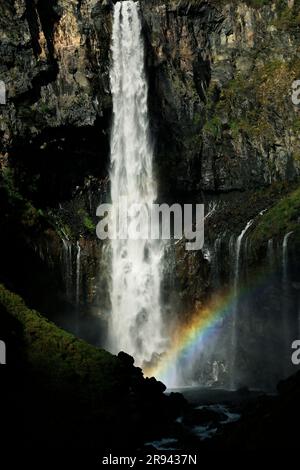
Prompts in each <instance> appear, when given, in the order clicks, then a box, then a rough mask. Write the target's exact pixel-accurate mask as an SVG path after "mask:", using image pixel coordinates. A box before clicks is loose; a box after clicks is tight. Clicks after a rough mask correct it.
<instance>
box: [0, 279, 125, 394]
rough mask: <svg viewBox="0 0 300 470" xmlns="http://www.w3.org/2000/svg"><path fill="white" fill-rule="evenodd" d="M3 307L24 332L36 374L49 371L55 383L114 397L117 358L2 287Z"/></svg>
mask: <svg viewBox="0 0 300 470" xmlns="http://www.w3.org/2000/svg"><path fill="white" fill-rule="evenodd" d="M0 306H1V308H2V309H4V310H5V311H6V312H7V313H8V314H9V315H10V316H12V317H14V318H15V319H16V320H17V321H18V323H19V325H20V331H22V338H19V339H20V342H22V344H23V345H24V348H25V351H26V358H27V361H28V365H29V367H30V368H31V369H33V370H34V371H36V372H39V373H42V374H43V376H44V374H45V371H47V374H48V375H50V376H51V378H52V380H53V379H55V382H53V383H58V384H59V385H61V384H62V383H64V384H65V383H67V382H68V381H70V383H73V384H74V382H75V383H77V386H79V385H80V384H84V385H85V387H86V388H89V387H90V386H91V385H92V386H93V387H96V390H97V393H100V394H103V393H105V391H107V392H108V391H109V392H110V393H111V391H112V387H114V386H116V385H117V384H116V375H117V374H116V367H117V358H116V357H114V356H112V355H111V354H109V353H108V352H106V351H104V350H101V349H98V348H95V347H93V346H91V345H89V344H87V343H85V342H84V341H82V340H79V339H76V338H75V337H74V336H73V335H72V334H70V333H67V332H65V331H64V330H61V329H60V328H58V327H57V326H56V325H54V323H51V322H50V321H48V320H47V319H46V318H45V317H43V316H42V315H40V314H39V313H38V312H36V311H35V310H31V309H29V308H28V307H26V305H25V303H24V301H23V300H22V299H21V298H20V297H19V296H18V295H16V294H13V293H11V292H10V291H8V290H7V289H6V288H5V287H4V286H3V285H0Z"/></svg>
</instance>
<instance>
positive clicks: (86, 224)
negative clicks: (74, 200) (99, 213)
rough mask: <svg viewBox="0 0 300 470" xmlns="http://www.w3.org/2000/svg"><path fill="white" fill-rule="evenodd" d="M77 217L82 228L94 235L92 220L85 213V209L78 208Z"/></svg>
mask: <svg viewBox="0 0 300 470" xmlns="http://www.w3.org/2000/svg"><path fill="white" fill-rule="evenodd" d="M78 215H79V217H80V221H81V223H82V225H83V227H84V228H85V229H86V230H87V231H88V232H90V233H95V230H96V225H95V223H94V222H93V220H92V218H91V217H90V216H89V214H88V213H87V212H86V210H85V209H83V208H80V209H79V210H78Z"/></svg>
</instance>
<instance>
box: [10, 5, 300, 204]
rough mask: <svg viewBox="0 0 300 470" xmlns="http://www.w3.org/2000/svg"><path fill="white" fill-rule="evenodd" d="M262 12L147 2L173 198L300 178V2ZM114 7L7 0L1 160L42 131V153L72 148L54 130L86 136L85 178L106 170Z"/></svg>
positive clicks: (155, 94)
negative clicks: (298, 82)
mask: <svg viewBox="0 0 300 470" xmlns="http://www.w3.org/2000/svg"><path fill="white" fill-rule="evenodd" d="M258 5H260V3H258V2H251V1H248V2H246V3H242V2H234V1H233V2H231V3H230V2H228V3H227V2H223V1H221V0H220V1H218V0H215V1H210V2H207V1H180V2H178V1H159V0H149V1H145V2H142V11H143V17H144V30H145V35H146V43H147V65H148V71H149V77H150V88H151V89H150V91H151V93H150V104H151V111H152V113H151V115H152V125H153V133H154V137H155V142H156V145H157V163H158V171H159V172H160V175H161V178H162V183H163V184H162V185H161V186H162V187H164V188H165V189H164V190H165V191H167V190H168V188H171V187H172V188H173V189H174V191H179V192H186V191H188V192H189V191H199V190H204V191H205V190H209V191H228V190H232V189H246V188H249V187H251V188H253V187H257V186H261V185H265V184H269V183H270V182H273V181H276V180H278V179H281V180H282V179H293V178H294V177H295V176H296V175H297V174H298V173H299V154H300V148H299V143H298V142H297V133H298V132H299V113H298V109H297V108H296V107H295V106H293V104H292V101H291V99H290V94H291V85H292V82H293V80H295V79H296V78H297V77H298V74H299V73H300V65H299V57H298V55H299V45H298V42H299V41H298V23H299V21H298V19H299V17H298V15H299V8H300V7H299V2H297V1H296V2H293V1H292V2H284V1H281V0H278V1H277V2H268V1H267V2H261V5H262V6H261V7H258ZM111 9H112V2H107V1H105V2H100V1H96V0H83V1H81V2H78V1H75V0H74V1H70V2H67V1H65V0H55V1H54V2H42V1H34V0H26V1H25V0H16V1H13V0H6V1H4V2H2V5H1V18H2V19H1V79H2V80H3V81H4V82H5V84H6V88H7V97H8V103H7V105H6V106H5V107H2V109H1V111H2V113H1V114H2V115H1V131H2V149H1V160H2V162H3V161H5V159H6V158H7V156H8V154H9V153H10V152H11V151H12V149H13V148H14V145H16V144H15V141H16V140H17V141H20V139H21V140H23V139H25V142H26V144H27V145H29V142H30V140H32V139H37V138H38V136H41V135H42V137H40V138H39V140H38V144H39V151H40V154H41V156H42V155H43V153H44V154H45V153H46V154H47V146H49V145H51V142H53V139H56V146H54V148H53V149H52V150H56V151H57V152H59V150H61V149H60V147H61V148H62V149H64V150H65V147H66V146H67V144H66V143H65V142H66V140H68V136H62V135H61V134H60V135H57V134H58V133H59V132H58V129H62V128H65V127H67V128H71V129H74V128H76V129H77V128H79V135H81V140H84V139H88V140H89V142H88V143H85V144H84V143H83V142H81V143H80V140H79V141H77V148H79V147H80V146H82V153H84V152H89V153H90V155H92V156H91V158H90V161H89V162H87V164H86V167H85V168H84V171H85V173H86V174H87V175H88V174H93V173H94V174H96V175H97V176H98V175H99V168H100V166H101V165H102V168H101V169H102V170H103V168H105V166H106V164H107V154H108V145H107V143H108V136H107V132H108V130H109V125H110V115H111V98H110V92H109V76H108V74H109V44H110V35H111ZM91 128H92V129H95V128H96V130H97V132H93V131H91ZM54 130H56V131H57V132H56V133H55V131H54ZM84 130H86V133H85V132H84ZM51 131H52V132H51ZM89 131H90V133H89ZM49 133H50V134H51V136H49ZM80 133H81V134H80ZM53 134H54V136H53ZM72 138H75V139H77V138H76V136H72V137H70V136H69V140H72ZM96 140H98V145H97V148H95V146H96V144H95V141H96ZM49 141H50V142H49ZM91 142H93V144H94V145H92V143H91ZM23 144H24V142H23ZM55 147H56V148H55ZM28 150H29V151H32V149H31V148H30V147H29V148H28ZM73 151H74V149H73ZM35 152H37V149H35ZM52 153H53V152H52ZM96 154H97V156H98V159H97V165H98V170H97V168H96V166H97V165H96V163H95V158H96ZM75 165H76V163H75ZM170 170H171V172H170ZM74 180H76V181H72V183H76V182H79V183H82V181H80V178H79V179H77V178H76V176H74ZM64 195H65V194H64V193H63V191H62V196H64Z"/></svg>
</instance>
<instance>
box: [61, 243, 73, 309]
mask: <svg viewBox="0 0 300 470" xmlns="http://www.w3.org/2000/svg"><path fill="white" fill-rule="evenodd" d="M62 242H63V253H62V264H63V276H64V281H65V289H66V297H67V299H68V300H69V301H71V300H72V294H73V292H74V291H73V286H72V277H73V273H72V271H73V270H72V244H71V243H70V242H69V240H66V239H65V238H62Z"/></svg>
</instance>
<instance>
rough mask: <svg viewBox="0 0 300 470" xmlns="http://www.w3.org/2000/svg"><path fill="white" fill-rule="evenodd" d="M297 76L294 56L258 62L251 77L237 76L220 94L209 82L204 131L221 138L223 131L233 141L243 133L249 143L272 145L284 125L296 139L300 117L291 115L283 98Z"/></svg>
mask: <svg viewBox="0 0 300 470" xmlns="http://www.w3.org/2000/svg"><path fill="white" fill-rule="evenodd" d="M299 74H300V60H299V58H298V57H297V56H295V57H293V59H291V60H289V61H285V60H283V59H273V60H270V61H268V62H262V61H260V60H257V66H256V68H255V69H254V70H253V72H252V73H251V74H250V76H249V74H247V75H243V74H242V73H240V74H238V75H237V76H236V77H234V78H233V79H232V80H230V81H229V82H228V83H227V85H226V86H225V87H224V88H223V89H222V90H221V92H219V94H217V93H216V92H215V84H214V83H212V84H211V87H210V88H209V90H208V93H207V96H208V102H207V106H206V116H207V122H206V124H205V125H204V132H208V133H209V134H210V135H213V136H214V137H215V138H220V134H221V133H222V132H224V131H225V132H226V133H228V132H229V134H230V135H231V137H232V138H233V140H236V139H237V138H238V136H239V135H240V134H241V133H244V134H246V135H247V136H248V137H249V139H250V140H260V141H263V142H265V143H269V144H272V143H273V142H274V140H275V138H276V132H278V129H280V128H281V127H282V126H283V125H285V126H290V127H289V128H290V129H291V131H292V132H293V133H294V134H295V136H296V135H297V134H298V133H299V122H298V121H299V118H298V116H297V115H296V113H294V116H293V115H292V116H291V106H290V103H289V102H288V100H287V99H286V97H287V94H288V92H289V90H291V86H292V82H293V80H295V78H297V77H298V76H299ZM285 116H286V117H285ZM275 121H276V125H275ZM221 122H222V123H224V125H223V126H221V125H220V123H221Z"/></svg>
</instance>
